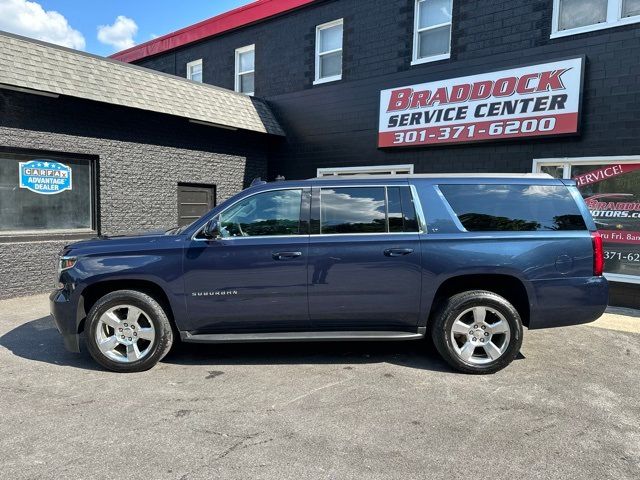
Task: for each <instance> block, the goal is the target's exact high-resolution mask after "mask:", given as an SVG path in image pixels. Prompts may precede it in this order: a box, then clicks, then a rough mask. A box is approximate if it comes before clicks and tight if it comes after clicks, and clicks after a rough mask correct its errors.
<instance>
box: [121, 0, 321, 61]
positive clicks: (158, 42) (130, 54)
mask: <svg viewBox="0 0 640 480" xmlns="http://www.w3.org/2000/svg"><path fill="white" fill-rule="evenodd" d="M313 1H315V0H257V1H255V2H253V3H250V4H248V5H244V6H242V7H238V8H236V9H234V10H230V11H228V12H225V13H222V14H220V15H217V16H215V17H212V18H209V19H207V20H204V21H202V22H199V23H196V24H194V25H190V26H188V27H186V28H183V29H181V30H178V31H175V32H172V33H168V34H167V35H163V36H161V37H158V38H155V39H153V40H150V41H148V42H145V43H141V44H140V45H136V46H135V47H131V48H128V49H127V50H123V51H121V52H117V53H114V54H113V55H111V58H113V59H114V60H120V61H121V62H127V63H131V62H135V61H136V60H141V59H143V58H146V57H150V56H152V55H157V54H159V53H162V52H166V51H168V50H173V49H174V48H178V47H182V46H183V45H187V44H189V43H192V42H197V41H198V40H202V39H204V38H207V37H212V36H214V35H219V34H221V33H224V32H228V31H229V30H233V29H236V28H239V27H243V26H245V25H249V24H250V23H255V22H258V21H260V20H264V19H266V18H269V17H273V16H274V15H279V14H281V13H284V12H287V11H289V10H293V9H295V8H300V7H303V6H305V5H308V4H310V3H312V2H313Z"/></svg>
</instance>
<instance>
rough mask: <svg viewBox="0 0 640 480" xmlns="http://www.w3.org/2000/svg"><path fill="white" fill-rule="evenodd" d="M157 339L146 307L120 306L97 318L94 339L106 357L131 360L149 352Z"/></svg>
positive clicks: (127, 361)
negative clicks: (144, 308) (144, 309)
mask: <svg viewBox="0 0 640 480" xmlns="http://www.w3.org/2000/svg"><path fill="white" fill-rule="evenodd" d="M155 338H156V330H155V328H154V327H153V323H152V322H151V320H150V319H149V316H148V315H147V314H146V313H145V312H144V311H143V310H141V309H140V308H138V307H134V306H133V305H118V306H116V307H112V308H110V309H109V310H107V311H106V312H104V313H103V314H102V316H101V317H100V319H99V320H98V325H97V327H96V338H95V340H96V345H97V346H98V348H99V349H100V351H101V352H102V354H103V355H104V356H105V357H107V358H110V359H111V360H114V361H116V362H121V363H131V362H135V361H138V360H140V359H141V358H144V357H145V356H146V355H148V354H149V352H150V351H151V347H153V343H154V340H155Z"/></svg>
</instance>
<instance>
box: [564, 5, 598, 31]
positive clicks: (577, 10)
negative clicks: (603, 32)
mask: <svg viewBox="0 0 640 480" xmlns="http://www.w3.org/2000/svg"><path fill="white" fill-rule="evenodd" d="M606 21H607V0H560V17H559V26H558V28H559V30H569V29H571V28H578V27H584V26H586V25H595V24H596V23H603V22H606Z"/></svg>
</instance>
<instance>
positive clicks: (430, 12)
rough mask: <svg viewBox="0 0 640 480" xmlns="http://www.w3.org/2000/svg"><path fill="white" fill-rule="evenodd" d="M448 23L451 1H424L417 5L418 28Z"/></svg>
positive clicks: (449, 20)
mask: <svg viewBox="0 0 640 480" xmlns="http://www.w3.org/2000/svg"><path fill="white" fill-rule="evenodd" d="M449 22H451V0H424V1H423V2H420V3H419V7H418V26H419V28H426V27H431V26H433V25H440V24H441V23H449Z"/></svg>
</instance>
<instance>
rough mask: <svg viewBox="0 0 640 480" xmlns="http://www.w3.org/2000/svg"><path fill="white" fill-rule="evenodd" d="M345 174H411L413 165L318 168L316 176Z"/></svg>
mask: <svg viewBox="0 0 640 480" xmlns="http://www.w3.org/2000/svg"><path fill="white" fill-rule="evenodd" d="M347 175H413V165H412V164H406V165H375V166H371V167H337V168H318V171H317V176H318V177H340V176H347Z"/></svg>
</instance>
